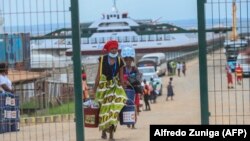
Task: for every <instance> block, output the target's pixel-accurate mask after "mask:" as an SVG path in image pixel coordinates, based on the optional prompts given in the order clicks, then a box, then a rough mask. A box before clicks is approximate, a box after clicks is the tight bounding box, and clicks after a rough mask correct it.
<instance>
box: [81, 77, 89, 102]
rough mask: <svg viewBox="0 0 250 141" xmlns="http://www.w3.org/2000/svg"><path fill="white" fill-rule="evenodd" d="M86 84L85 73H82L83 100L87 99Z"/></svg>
mask: <svg viewBox="0 0 250 141" xmlns="http://www.w3.org/2000/svg"><path fill="white" fill-rule="evenodd" d="M88 89H89V88H88V85H87V82H86V73H83V74H82V90H83V91H84V92H83V96H82V98H83V102H85V101H87V100H88V99H89V92H88Z"/></svg>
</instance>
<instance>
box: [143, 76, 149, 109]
mask: <svg viewBox="0 0 250 141" xmlns="http://www.w3.org/2000/svg"><path fill="white" fill-rule="evenodd" d="M143 84H144V86H143V96H144V103H145V111H150V110H151V108H150V104H149V96H150V89H149V84H147V80H146V79H144V80H143Z"/></svg>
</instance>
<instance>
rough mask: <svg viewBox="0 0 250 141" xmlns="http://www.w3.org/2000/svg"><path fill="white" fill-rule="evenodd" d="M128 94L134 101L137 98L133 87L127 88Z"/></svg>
mask: <svg viewBox="0 0 250 141" xmlns="http://www.w3.org/2000/svg"><path fill="white" fill-rule="evenodd" d="M125 92H126V95H127V97H128V99H130V100H132V101H134V100H135V90H133V89H125Z"/></svg>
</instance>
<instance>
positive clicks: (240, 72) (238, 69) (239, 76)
mask: <svg viewBox="0 0 250 141" xmlns="http://www.w3.org/2000/svg"><path fill="white" fill-rule="evenodd" d="M235 75H236V81H237V84H239V85H241V82H242V76H243V69H242V67H241V66H240V64H238V65H237V67H236V68H235Z"/></svg>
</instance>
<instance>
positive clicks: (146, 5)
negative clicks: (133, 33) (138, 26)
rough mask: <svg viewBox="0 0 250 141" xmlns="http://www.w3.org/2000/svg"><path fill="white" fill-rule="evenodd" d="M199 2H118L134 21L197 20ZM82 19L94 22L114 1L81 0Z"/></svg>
mask: <svg viewBox="0 0 250 141" xmlns="http://www.w3.org/2000/svg"><path fill="white" fill-rule="evenodd" d="M196 1H197V0H117V1H116V5H117V9H118V10H119V11H120V12H127V13H128V15H129V16H130V17H131V18H133V19H153V20H156V19H158V18H160V20H163V21H168V20H183V19H196V17H197V14H196V13H197V4H196ZM79 2H80V5H79V7H80V19H81V20H82V21H94V20H96V19H98V18H100V17H101V14H102V13H107V12H109V11H110V10H111V7H112V5H113V0H80V1H79Z"/></svg>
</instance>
